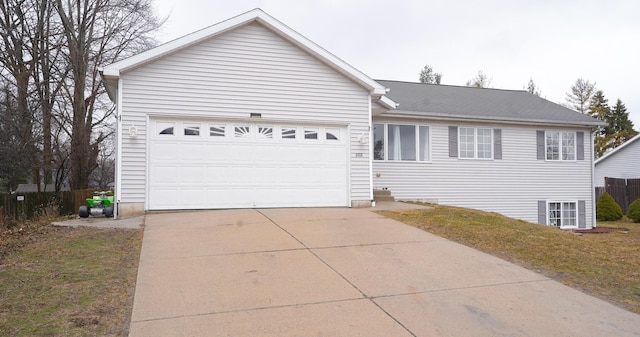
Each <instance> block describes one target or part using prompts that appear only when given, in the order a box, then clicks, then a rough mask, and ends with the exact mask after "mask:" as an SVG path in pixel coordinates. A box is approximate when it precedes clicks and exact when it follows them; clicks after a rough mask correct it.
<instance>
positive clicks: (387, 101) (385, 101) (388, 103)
mask: <svg viewBox="0 0 640 337" xmlns="http://www.w3.org/2000/svg"><path fill="white" fill-rule="evenodd" d="M378 103H380V105H382V106H384V107H387V108H389V109H391V110H394V109H396V108H397V107H398V106H399V105H400V104H398V103H396V102H395V101H394V100H392V99H391V98H389V97H387V96H384V95H382V96H380V97H378Z"/></svg>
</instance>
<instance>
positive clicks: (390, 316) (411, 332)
mask: <svg viewBox="0 0 640 337" xmlns="http://www.w3.org/2000/svg"><path fill="white" fill-rule="evenodd" d="M256 211H257V212H258V213H260V214H262V216H264V217H265V218H267V219H269V221H271V222H272V223H273V224H274V225H276V226H277V227H278V228H280V229H281V230H282V231H284V232H285V233H287V234H288V235H289V236H291V238H293V239H294V240H296V241H298V243H300V244H301V245H302V246H303V247H305V249H306V250H307V251H309V253H311V254H312V255H313V256H315V257H316V259H318V260H319V261H320V262H322V263H323V264H324V265H325V266H327V267H328V268H329V269H331V270H333V272H334V273H336V274H338V276H340V277H341V278H342V279H343V280H345V281H346V282H347V283H349V284H350V285H351V286H352V287H353V288H354V289H356V290H357V291H358V292H359V293H360V294H362V296H363V297H364V298H365V299H367V300H369V301H370V302H371V303H373V305H375V306H376V307H378V309H380V310H381V311H382V312H384V313H385V314H386V315H387V316H389V318H391V319H392V320H393V321H395V322H396V323H398V325H400V326H401V327H402V328H403V329H405V330H406V331H407V332H408V333H409V334H411V336H414V337H417V336H416V334H415V333H413V331H411V330H409V328H407V327H406V326H405V325H404V324H403V323H402V322H400V321H399V320H398V319H396V318H395V317H393V316H392V315H391V314H389V312H387V311H386V310H384V309H383V308H382V307H381V306H380V305H378V303H376V302H375V301H374V300H373V298H371V297H370V296H367V294H365V293H364V292H363V291H362V290H360V288H358V287H357V286H356V285H355V284H353V283H352V282H351V281H349V280H348V279H347V278H346V277H345V276H344V275H342V274H341V273H340V272H339V271H337V270H336V269H335V268H333V267H332V266H331V265H329V264H328V263H327V262H326V261H324V260H323V259H321V258H320V256H318V255H317V254H316V253H315V252H314V251H313V250H312V249H311V248H309V247H307V246H306V245H305V244H304V243H303V242H302V241H300V240H299V239H298V238H297V237H295V236H294V235H293V234H291V233H289V231H287V230H286V229H284V228H283V227H282V226H280V225H279V224H278V223H277V222H275V221H274V220H273V219H271V218H270V217H269V216H268V215H266V214H264V213H262V211H260V210H256Z"/></svg>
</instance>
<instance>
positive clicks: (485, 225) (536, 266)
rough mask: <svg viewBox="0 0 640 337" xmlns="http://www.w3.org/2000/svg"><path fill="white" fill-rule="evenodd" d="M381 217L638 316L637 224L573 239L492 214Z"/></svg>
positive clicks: (444, 211) (445, 209) (450, 211)
mask: <svg viewBox="0 0 640 337" xmlns="http://www.w3.org/2000/svg"><path fill="white" fill-rule="evenodd" d="M379 213H380V214H383V215H385V216H387V217H390V218H393V219H396V220H398V221H401V222H404V223H406V224H409V225H413V226H415V227H418V228H421V229H423V230H425V231H428V232H430V233H433V234H436V235H439V236H442V237H445V238H447V239H450V240H453V241H456V242H459V243H462V244H464V245H467V246H470V247H473V248H476V249H479V250H482V251H484V252H487V253H489V254H492V255H496V256H498V257H501V258H503V259H506V260H508V261H511V262H514V263H517V264H519V265H522V266H524V267H527V268H530V269H533V270H536V271H538V272H541V273H543V274H545V275H547V276H549V277H551V278H554V279H556V280H559V281H561V282H563V283H565V284H567V285H569V286H572V287H576V288H579V289H582V290H583V291H586V292H588V293H590V294H593V295H594V296H597V297H600V298H602V299H605V300H608V301H610V302H613V303H616V304H617V305H619V306H621V307H624V308H626V309H628V310H630V311H632V312H635V313H640V267H639V266H640V224H636V223H631V222H626V221H616V222H602V223H599V226H607V227H625V228H628V229H629V232H628V233H622V232H614V233H607V234H584V235H582V236H578V235H575V234H574V233H572V232H569V231H562V230H559V229H557V228H552V227H547V226H541V225H537V224H532V223H529V222H526V221H522V220H516V219H512V218H508V217H505V216H502V215H500V214H497V213H488V212H482V211H476V210H470V209H466V208H458V207H449V206H439V205H438V206H434V208H433V209H432V210H399V211H381V212H379Z"/></svg>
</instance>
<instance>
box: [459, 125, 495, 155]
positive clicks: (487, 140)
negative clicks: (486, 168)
mask: <svg viewBox="0 0 640 337" xmlns="http://www.w3.org/2000/svg"><path fill="white" fill-rule="evenodd" d="M458 138H459V139H458V144H459V147H460V148H459V156H460V158H473V159H491V158H493V129H491V128H471V127H459V128H458Z"/></svg>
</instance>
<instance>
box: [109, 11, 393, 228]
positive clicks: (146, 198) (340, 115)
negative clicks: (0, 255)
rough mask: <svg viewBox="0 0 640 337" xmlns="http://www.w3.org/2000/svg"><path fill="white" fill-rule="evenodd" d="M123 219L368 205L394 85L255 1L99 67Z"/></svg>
mask: <svg viewBox="0 0 640 337" xmlns="http://www.w3.org/2000/svg"><path fill="white" fill-rule="evenodd" d="M101 74H102V77H103V82H104V84H105V87H106V89H107V92H108V93H109V97H110V98H111V99H112V100H113V101H114V102H115V103H116V114H117V117H118V118H117V145H118V148H117V156H116V179H115V180H116V190H115V197H116V216H118V217H127V216H132V215H136V214H141V213H144V212H146V211H153V210H181V209H216V208H253V207H255V208H268V207H329V206H331V207H333V206H338V207H366V206H369V205H371V200H372V199H373V190H372V173H371V172H372V163H371V160H370V159H371V157H372V153H371V146H370V141H369V140H370V136H369V135H370V133H371V130H372V124H371V123H372V122H371V118H372V114H373V113H379V112H380V111H386V110H388V109H392V108H395V102H393V101H391V100H389V99H388V98H387V97H385V96H384V95H385V94H386V92H387V91H386V88H385V87H384V86H382V85H380V84H379V83H378V82H376V81H374V80H372V79H371V78H369V77H367V76H366V75H364V74H363V73H361V72H360V71H358V70H356V69H355V68H353V67H351V66H350V65H349V64H347V63H345V62H344V61H342V60H340V59H339V58H337V57H336V56H334V55H332V54H331V53H329V52H327V51H326V50H325V49H323V48H321V47H319V46H318V45H316V44H315V43H313V42H312V41H310V40H308V39H306V38H305V37H303V36H302V35H300V34H298V33H297V32H296V31H294V30H292V29H291V28H289V27H287V26H285V25H283V24H282V23H280V22H279V21H277V20H275V19H274V18H272V17H271V16H269V15H267V14H266V13H264V12H263V11H261V10H259V9H256V10H252V11H250V12H247V13H245V14H242V15H239V16H237V17H234V18H231V19H229V20H226V21H223V22H220V23H218V24H216V25H213V26H211V27H208V28H205V29H203V30H199V31H197V32H194V33H192V34H189V35H186V36H184V37H182V38H179V39H176V40H173V41H171V42H168V43H166V44H163V45H160V46H158V47H156V48H153V49H150V50H148V51H145V52H143V53H140V54H138V55H135V56H132V57H130V58H127V59H124V60H122V61H119V62H116V63H114V64H111V65H109V66H106V67H105V68H104V69H102V71H101Z"/></svg>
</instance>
